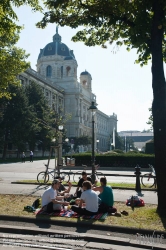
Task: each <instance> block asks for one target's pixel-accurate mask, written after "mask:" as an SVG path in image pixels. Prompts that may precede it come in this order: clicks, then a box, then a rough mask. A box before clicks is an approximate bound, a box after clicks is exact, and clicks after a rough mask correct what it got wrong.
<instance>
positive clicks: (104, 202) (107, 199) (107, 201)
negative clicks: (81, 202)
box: [92, 177, 117, 213]
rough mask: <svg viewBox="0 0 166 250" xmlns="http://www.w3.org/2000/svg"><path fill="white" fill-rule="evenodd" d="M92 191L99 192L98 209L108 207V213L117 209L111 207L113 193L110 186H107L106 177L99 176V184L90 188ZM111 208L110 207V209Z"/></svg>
mask: <svg viewBox="0 0 166 250" xmlns="http://www.w3.org/2000/svg"><path fill="white" fill-rule="evenodd" d="M92 189H93V190H94V191H98V192H99V198H100V199H101V204H100V205H99V211H100V212H105V211H102V208H103V209H104V207H109V212H110V213H115V212H116V211H117V209H116V208H114V207H113V205H114V195H113V191H112V188H111V187H110V186H107V179H106V177H101V178H100V186H99V187H94V188H92ZM111 208H112V209H111Z"/></svg>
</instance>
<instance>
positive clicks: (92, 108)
mask: <svg viewBox="0 0 166 250" xmlns="http://www.w3.org/2000/svg"><path fill="white" fill-rule="evenodd" d="M89 110H90V111H91V112H92V182H93V183H94V182H95V180H96V175H95V151H94V144H95V132H94V124H95V120H94V115H95V112H96V110H97V107H96V106H95V103H94V102H92V103H91V106H90V107H89Z"/></svg>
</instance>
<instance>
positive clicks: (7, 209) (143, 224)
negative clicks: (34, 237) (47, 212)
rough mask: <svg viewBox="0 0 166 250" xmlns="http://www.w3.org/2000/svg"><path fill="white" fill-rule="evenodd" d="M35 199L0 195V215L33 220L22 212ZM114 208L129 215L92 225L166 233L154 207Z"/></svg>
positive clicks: (121, 204)
mask: <svg viewBox="0 0 166 250" xmlns="http://www.w3.org/2000/svg"><path fill="white" fill-rule="evenodd" d="M35 199H36V197H34V196H25V195H3V194H0V214H1V215H10V216H23V217H28V218H35V217H36V215H35V214H34V213H32V212H27V211H24V206H27V205H30V206H31V205H32V204H33V202H34V200H35ZM9 203H10V204H12V206H11V205H9ZM114 206H115V207H116V208H117V210H118V212H120V211H122V210H125V211H127V212H128V213H129V215H128V216H125V215H122V216H121V217H116V216H108V217H107V218H106V219H105V220H104V221H93V223H94V224H104V225H110V226H122V227H130V228H131V227H133V228H141V229H149V230H159V231H166V217H165V218H163V217H162V218H160V216H159V215H158V214H157V212H156V208H157V207H156V205H151V204H146V205H145V206H144V207H139V208H135V209H134V210H132V209H131V207H128V206H126V205H125V202H115V204H114ZM39 217H40V218H47V217H49V216H42V215H40V216H39ZM49 218H50V217H49ZM50 219H51V220H65V221H75V222H77V221H78V219H77V218H64V217H51V218H50ZM79 221H80V222H86V223H92V221H91V220H84V219H82V218H79Z"/></svg>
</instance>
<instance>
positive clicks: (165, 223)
mask: <svg viewBox="0 0 166 250" xmlns="http://www.w3.org/2000/svg"><path fill="white" fill-rule="evenodd" d="M156 213H157V214H158V216H159V217H160V219H161V222H162V224H163V227H164V229H165V230H166V211H165V213H164V215H161V214H160V213H159V212H158V211H157V210H156Z"/></svg>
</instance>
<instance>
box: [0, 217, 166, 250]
mask: <svg viewBox="0 0 166 250" xmlns="http://www.w3.org/2000/svg"><path fill="white" fill-rule="evenodd" d="M0 220H6V221H7V220H10V221H13V222H14V221H19V222H27V223H36V222H45V223H47V222H48V223H49V224H53V225H60V226H67V227H71V226H72V227H73V226H74V227H78V226H82V227H89V224H87V223H85V222H82V223H80V222H71V221H70V222H66V221H60V220H50V219H46V218H45V219H41V218H24V217H16V216H6V215H5V216H2V215H0ZM90 227H91V229H97V230H104V231H106V230H107V231H114V232H117V231H118V232H123V233H126V234H132V235H133V234H135V235H136V234H139V235H154V231H152V230H146V229H137V228H124V227H117V226H106V225H100V224H97V225H94V224H91V225H90ZM124 231H125V232H124ZM0 232H3V233H15V234H28V235H41V236H42V235H46V234H47V235H48V237H50V235H53V234H54V235H57V234H63V235H64V238H65V236H66V235H69V234H70V235H71V232H70V231H64V230H63V231H60V230H57V231H56V230H55V229H54V232H53V231H52V230H51V229H48V228H47V229H41V228H35V227H26V225H25V226H24V227H21V226H15V227H13V225H10V226H9V225H0ZM155 234H157V235H163V236H164V238H165V237H166V232H164V231H155ZM72 235H73V238H75V236H76V235H77V236H78V233H76V232H72ZM66 237H67V236H66ZM79 238H80V239H83V240H85V241H89V242H95V243H104V244H115V245H122V246H133V247H139V248H145V247H146V249H147V248H149V249H151V247H152V246H148V245H145V244H144V243H143V245H141V244H140V242H139V243H138V241H139V240H138V241H137V240H136V239H135V241H134V240H131V239H129V238H121V237H113V236H112V237H111V236H104V235H95V234H90V233H87V234H85V233H80V234H79ZM71 239H72V237H71ZM142 241H143V240H142ZM153 249H156V250H161V249H164V244H156V245H155V246H154V248H153Z"/></svg>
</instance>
